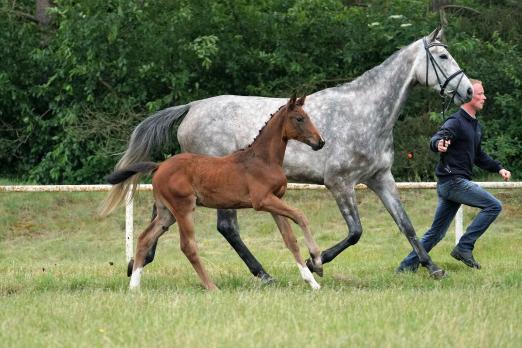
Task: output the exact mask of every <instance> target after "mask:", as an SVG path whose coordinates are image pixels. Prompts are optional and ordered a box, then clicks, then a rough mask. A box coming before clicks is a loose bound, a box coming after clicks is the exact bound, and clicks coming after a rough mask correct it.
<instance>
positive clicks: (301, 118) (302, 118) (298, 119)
mask: <svg viewBox="0 0 522 348" xmlns="http://www.w3.org/2000/svg"><path fill="white" fill-rule="evenodd" d="M295 120H296V121H297V122H299V123H303V122H304V117H297V118H296V119H295Z"/></svg>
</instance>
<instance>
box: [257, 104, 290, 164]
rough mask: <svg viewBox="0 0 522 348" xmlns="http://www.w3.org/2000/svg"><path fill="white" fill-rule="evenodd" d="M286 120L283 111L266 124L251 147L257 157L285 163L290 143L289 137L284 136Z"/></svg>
mask: <svg viewBox="0 0 522 348" xmlns="http://www.w3.org/2000/svg"><path fill="white" fill-rule="evenodd" d="M284 121H285V118H284V114H283V112H282V111H279V112H277V113H276V114H275V115H274V116H272V118H271V119H270V120H268V122H267V124H266V126H265V127H264V128H263V129H262V130H261V132H260V133H259V135H258V136H257V138H256V139H255V140H254V142H253V143H252V145H251V146H250V148H249V150H250V151H252V152H253V153H254V156H255V157H257V158H260V159H263V160H264V161H265V162H266V163H268V164H278V165H280V166H282V165H283V159H284V157H285V151H286V145H287V143H288V139H286V138H284V134H283V132H284V130H283V124H284Z"/></svg>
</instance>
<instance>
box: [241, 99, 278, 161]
mask: <svg viewBox="0 0 522 348" xmlns="http://www.w3.org/2000/svg"><path fill="white" fill-rule="evenodd" d="M285 106H286V104H284V105H281V106H280V107H279V109H277V111H276V112H274V113H273V114H270V118H269V119H268V120H267V121H266V122H265V124H264V125H263V127H261V129H260V130H259V133H257V135H256V137H255V138H254V140H252V142H251V143H250V144H248V145H247V146H245V147H243V148H241V149H239V150H236V151H234V152H240V151H245V150H247V149H249V148H251V147H252V145H253V144H254V143H255V142H256V140H257V138H259V136H260V135H261V133H262V132H263V130H264V129H265V128H266V126H267V124H268V122H270V120H271V119H273V118H274V116H275V115H277V114H279V112H281V109H283V108H284V107H285Z"/></svg>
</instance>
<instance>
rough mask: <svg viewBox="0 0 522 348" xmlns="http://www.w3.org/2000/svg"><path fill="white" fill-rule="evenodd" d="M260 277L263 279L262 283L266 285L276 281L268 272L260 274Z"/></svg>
mask: <svg viewBox="0 0 522 348" xmlns="http://www.w3.org/2000/svg"><path fill="white" fill-rule="evenodd" d="M258 277H259V279H260V280H261V283H263V284H264V285H270V284H274V283H275V280H274V278H272V277H271V276H270V274H268V273H263V274H260V275H258Z"/></svg>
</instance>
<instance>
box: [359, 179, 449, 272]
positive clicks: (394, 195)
mask: <svg viewBox="0 0 522 348" xmlns="http://www.w3.org/2000/svg"><path fill="white" fill-rule="evenodd" d="M368 186H369V187H370V188H371V189H372V190H373V191H375V193H376V194H377V195H378V196H379V198H380V199H381V200H382V202H383V203H384V206H385V207H386V209H387V210H388V212H389V213H390V215H391V216H392V217H393V219H394V220H395V223H396V224H397V226H399V229H400V230H401V232H402V233H403V234H404V235H405V236H406V238H407V239H408V242H410V244H411V246H412V247H413V250H415V252H416V253H417V256H418V257H419V261H420V263H421V265H423V266H424V267H426V268H427V269H428V271H429V272H430V275H431V276H432V277H433V278H437V279H438V278H442V277H444V274H445V272H444V270H443V269H442V268H440V267H439V266H437V265H436V264H435V263H434V262H433V261H432V260H431V258H430V256H429V255H428V253H427V252H426V250H425V249H424V247H423V246H422V244H421V243H420V242H419V240H418V239H417V235H416V234H415V229H414V228H413V225H412V223H411V221H410V219H409V217H408V215H407V214H406V211H405V210H404V207H403V206H402V203H401V201H400V197H399V192H398V191H397V186H396V185H395V181H394V180H393V176H392V174H391V172H390V171H389V170H388V171H386V172H384V173H382V174H381V175H379V176H377V177H375V178H374V179H372V180H371V181H369V182H368Z"/></svg>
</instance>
